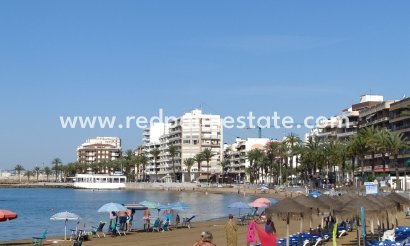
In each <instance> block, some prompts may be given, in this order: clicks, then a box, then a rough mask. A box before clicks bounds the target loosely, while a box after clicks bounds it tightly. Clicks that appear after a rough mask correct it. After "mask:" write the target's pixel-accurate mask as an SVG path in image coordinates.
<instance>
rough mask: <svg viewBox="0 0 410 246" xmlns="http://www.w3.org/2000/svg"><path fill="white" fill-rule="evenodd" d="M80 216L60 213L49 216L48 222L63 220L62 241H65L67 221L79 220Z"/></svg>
mask: <svg viewBox="0 0 410 246" xmlns="http://www.w3.org/2000/svg"><path fill="white" fill-rule="evenodd" d="M79 219H80V216H78V215H76V214H74V213H70V212H67V211H66V212H60V213H56V214H54V215H53V216H51V218H50V220H64V240H67V221H69V220H79Z"/></svg>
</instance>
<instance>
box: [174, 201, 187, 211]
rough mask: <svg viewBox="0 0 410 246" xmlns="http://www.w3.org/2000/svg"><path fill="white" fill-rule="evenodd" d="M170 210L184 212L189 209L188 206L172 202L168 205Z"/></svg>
mask: <svg viewBox="0 0 410 246" xmlns="http://www.w3.org/2000/svg"><path fill="white" fill-rule="evenodd" d="M169 207H170V209H172V210H177V211H184V210H187V209H189V206H188V205H187V204H185V203H183V202H174V203H171V204H170V205H169Z"/></svg>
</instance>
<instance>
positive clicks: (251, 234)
mask: <svg viewBox="0 0 410 246" xmlns="http://www.w3.org/2000/svg"><path fill="white" fill-rule="evenodd" d="M255 227H256V224H255V222H254V221H251V222H249V224H248V231H247V232H246V242H247V243H248V244H250V243H256V229H255Z"/></svg>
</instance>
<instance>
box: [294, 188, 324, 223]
mask: <svg viewBox="0 0 410 246" xmlns="http://www.w3.org/2000/svg"><path fill="white" fill-rule="evenodd" d="M293 200H295V201H296V202H298V203H300V204H303V206H305V207H308V208H309V209H310V214H311V215H313V214H319V211H329V212H330V210H331V209H330V206H329V205H328V204H326V203H324V202H322V201H321V200H319V199H317V198H313V197H311V196H297V197H295V198H293ZM309 223H310V225H309V226H310V228H312V217H310V221H309Z"/></svg>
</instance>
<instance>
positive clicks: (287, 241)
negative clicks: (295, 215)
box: [286, 213, 289, 246]
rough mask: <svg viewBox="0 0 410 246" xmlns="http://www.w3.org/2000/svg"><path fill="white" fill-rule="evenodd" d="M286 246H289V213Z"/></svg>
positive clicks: (287, 216)
mask: <svg viewBox="0 0 410 246" xmlns="http://www.w3.org/2000/svg"><path fill="white" fill-rule="evenodd" d="M286 246H289V213H287V215H286Z"/></svg>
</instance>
